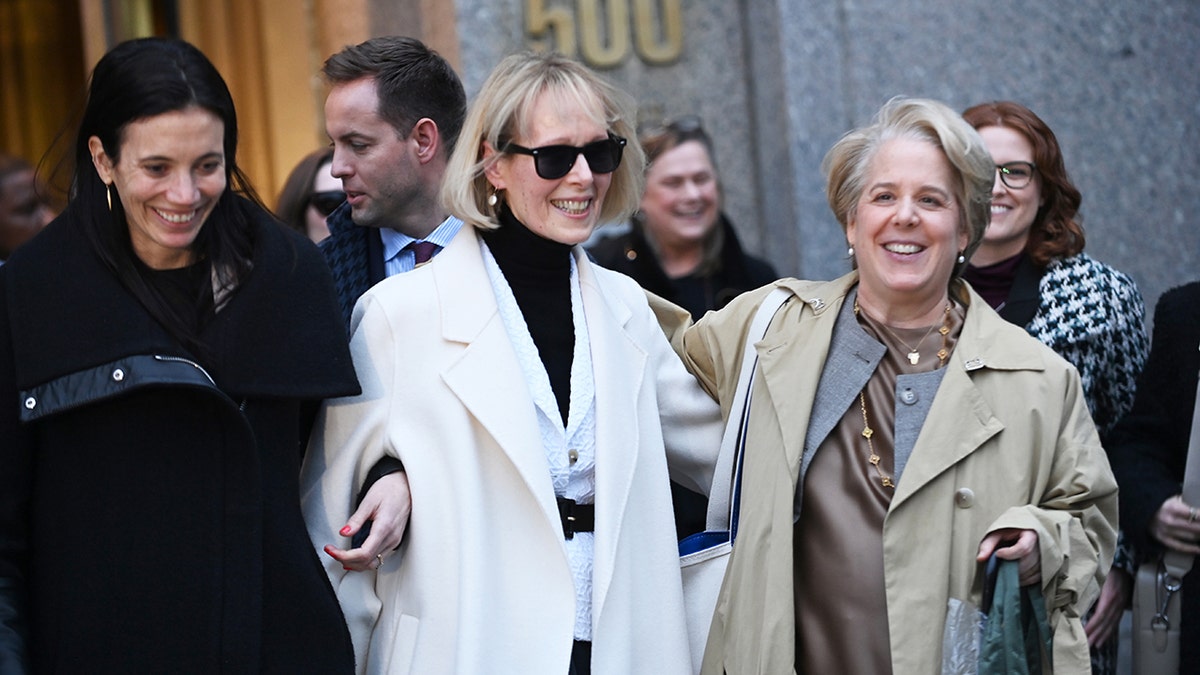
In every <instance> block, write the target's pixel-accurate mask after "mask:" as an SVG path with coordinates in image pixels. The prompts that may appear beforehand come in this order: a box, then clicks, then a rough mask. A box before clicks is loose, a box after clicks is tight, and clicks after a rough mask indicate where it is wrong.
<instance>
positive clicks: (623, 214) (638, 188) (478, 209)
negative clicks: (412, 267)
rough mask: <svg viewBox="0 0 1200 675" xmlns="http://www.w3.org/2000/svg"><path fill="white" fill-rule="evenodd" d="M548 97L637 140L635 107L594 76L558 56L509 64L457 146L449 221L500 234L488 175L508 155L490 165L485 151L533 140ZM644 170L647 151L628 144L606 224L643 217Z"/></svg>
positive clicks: (478, 103)
mask: <svg viewBox="0 0 1200 675" xmlns="http://www.w3.org/2000/svg"><path fill="white" fill-rule="evenodd" d="M542 93H549V94H551V95H553V96H556V97H558V99H559V100H560V101H562V102H564V103H574V104H577V105H579V106H580V108H582V109H583V110H584V111H586V112H588V113H589V114H591V115H592V116H593V118H594V120H595V121H596V122H597V123H598V124H600V125H601V126H603V127H605V128H606V129H608V130H610V131H611V132H612V133H613V134H616V135H617V136H620V137H621V138H626V139H633V138H635V136H634V127H633V124H632V123H631V121H630V120H633V119H635V117H634V115H635V106H634V104H633V99H632V98H630V97H629V96H628V95H627V94H625V93H624V92H622V91H620V90H619V89H617V88H615V87H613V86H612V85H611V84H609V83H607V82H605V81H604V80H603V79H602V78H601V77H600V76H598V75H596V74H595V73H594V72H592V71H591V70H589V69H587V68H586V67H584V66H583V65H581V64H579V63H577V62H575V61H572V60H570V59H568V58H566V57H564V56H561V55H558V54H537V53H533V52H523V53H519V54H513V55H510V56H507V57H505V58H504V60H503V61H501V62H500V63H499V65H497V66H496V69H495V70H493V71H492V74H491V75H489V76H488V79H487V81H486V82H484V83H483V88H482V89H481V90H480V91H479V94H478V96H476V98H475V102H474V104H473V105H472V106H471V109H470V110H469V111H468V112H467V120H466V122H465V123H464V124H463V132H462V142H460V143H458V144H457V145H456V146H455V148H454V153H453V154H451V155H450V161H449V162H448V164H447V166H446V174H445V177H444V178H443V179H442V203H443V204H444V205H445V207H446V209H447V210H448V211H449V212H450V213H453V214H454V215H456V216H458V217H459V218H461V219H462V220H463V221H464V222H467V223H470V224H472V225H474V226H475V227H479V228H484V229H494V228H497V227H499V226H500V224H499V221H498V220H497V219H496V214H495V207H492V206H489V205H488V203H487V202H488V194H489V190H490V188H491V184H490V183H489V182H488V180H487V177H486V176H485V175H484V171H485V170H486V169H487V168H488V167H489V166H490V165H491V164H492V163H494V162H496V161H499V159H500V158H501V157H503V156H504V154H503V153H500V152H496V153H494V154H492V156H491V157H490V158H489V159H487V160H484V158H483V150H484V143H485V142H486V143H488V144H490V145H491V146H492V147H493V148H500V147H503V146H504V144H505V143H507V142H508V141H510V140H511V139H513V138H517V137H520V136H527V135H529V134H530V132H531V131H532V129H531V128H530V125H531V122H530V110H531V109H532V108H533V104H534V101H536V100H537V97H538V96H539V95H541V94H542ZM645 168H646V156H645V154H644V153H643V152H642V148H641V146H640V145H639V144H638V143H636V142H631V143H628V144H627V145H626V146H625V151H624V154H623V156H622V158H621V165H620V166H619V167H617V170H616V171H614V172H613V178H612V184H611V185H610V186H609V188H608V194H607V195H606V196H605V199H604V204H603V205H602V206H601V207H600V222H602V223H607V222H615V221H621V220H625V219H626V218H628V217H629V215H630V214H631V213H633V212H634V210H636V209H637V207H638V203H639V202H640V201H641V197H642V185H643V184H644V181H645V176H644V175H643V173H644V171H645ZM539 180H540V179H539Z"/></svg>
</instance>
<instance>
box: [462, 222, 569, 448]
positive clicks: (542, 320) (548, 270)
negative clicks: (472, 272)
mask: <svg viewBox="0 0 1200 675" xmlns="http://www.w3.org/2000/svg"><path fill="white" fill-rule="evenodd" d="M482 234H483V240H484V242H486V243H487V246H488V249H490V250H491V252H492V256H493V257H495V258H496V263H497V264H498V265H499V266H500V271H501V272H503V273H504V278H505V279H506V280H507V281H508V285H509V287H511V288H512V292H513V295H514V296H515V297H516V299H517V306H518V307H520V308H521V315H522V316H524V317H525V325H526V326H528V327H529V334H530V335H531V336H532V337H533V344H534V345H536V346H537V349H538V355H539V356H540V357H541V359H542V366H543V367H545V369H546V374H547V375H549V376H550V388H551V389H553V390H554V398H555V400H556V401H557V402H558V412H559V414H560V415H561V416H562V421H563V426H566V424H567V415H568V412H569V411H570V405H571V361H572V359H573V358H574V354H575V324H574V321H573V320H572V317H571V248H572V247H571V246H569V245H567V244H560V243H558V242H556V241H551V240H549V239H546V238H544V237H541V236H538V235H537V234H534V233H533V232H531V231H530V230H529V228H527V227H525V225H524V224H522V223H521V221H519V220H517V219H516V217H515V216H513V214H512V212H510V211H509V210H508V208H507V207H506V208H504V209H502V210H501V211H500V227H499V228H498V229H495V230H483V233H482Z"/></svg>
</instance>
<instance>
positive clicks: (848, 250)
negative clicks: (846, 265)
mask: <svg viewBox="0 0 1200 675" xmlns="http://www.w3.org/2000/svg"><path fill="white" fill-rule="evenodd" d="M846 255H848V256H850V257H851V258H853V257H854V247H853V246H851V247H850V248H848V249H846Z"/></svg>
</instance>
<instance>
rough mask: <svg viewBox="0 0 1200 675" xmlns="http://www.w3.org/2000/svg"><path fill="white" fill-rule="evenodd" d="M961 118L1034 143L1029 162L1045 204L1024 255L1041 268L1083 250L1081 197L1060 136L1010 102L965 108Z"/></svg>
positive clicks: (1037, 218) (1016, 104)
mask: <svg viewBox="0 0 1200 675" xmlns="http://www.w3.org/2000/svg"><path fill="white" fill-rule="evenodd" d="M963 118H964V119H966V120H967V122H968V123H969V124H970V125H971V126H973V127H975V128H976V129H982V128H984V127H1004V128H1007V129H1012V130H1013V131H1015V132H1017V133H1019V134H1021V135H1022V136H1024V137H1025V139H1026V140H1028V141H1029V144H1030V145H1032V146H1033V163H1034V165H1035V166H1036V167H1037V169H1036V173H1037V176H1038V179H1039V180H1040V186H1041V190H1042V200H1043V203H1042V205H1041V206H1040V207H1039V208H1038V211H1037V214H1036V215H1035V216H1034V218H1033V225H1031V226H1030V228H1029V239H1028V241H1026V243H1025V254H1026V255H1028V256H1029V257H1030V258H1031V259H1032V260H1033V261H1034V262H1035V263H1037V264H1038V265H1040V266H1043V267H1044V266H1045V265H1046V264H1048V263H1049V262H1050V261H1051V260H1053V259H1055V258H1067V257H1070V256H1073V255H1076V254H1078V253H1079V252H1080V251H1082V250H1083V245H1084V236H1083V225H1082V224H1081V223H1080V221H1079V218H1078V213H1079V204H1080V202H1081V201H1082V200H1083V198H1082V196H1081V195H1080V194H1079V189H1078V188H1076V187H1075V184H1074V183H1072V182H1071V178H1070V177H1069V176H1067V167H1066V166H1065V165H1064V163H1063V157H1062V150H1061V149H1059V146H1058V139H1057V138H1055V136H1054V132H1053V131H1051V130H1050V127H1049V126H1047V125H1046V123H1045V122H1043V121H1042V118H1040V117H1038V116H1037V115H1035V114H1034V113H1033V111H1032V110H1030V109H1029V108H1026V107H1025V106H1023V105H1021V104H1020V103H1014V102H1012V101H993V102H991V103H980V104H979V105H974V106H971V107H970V108H967V110H966V111H965V112H964V113H963Z"/></svg>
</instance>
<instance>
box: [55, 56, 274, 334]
mask: <svg viewBox="0 0 1200 675" xmlns="http://www.w3.org/2000/svg"><path fill="white" fill-rule="evenodd" d="M192 107H197V108H201V109H203V110H206V111H208V112H211V113H212V114H214V115H216V116H217V117H218V118H219V119H220V120H221V122H222V123H223V124H224V128H225V137H224V151H225V178H226V184H227V185H228V186H229V188H228V189H226V190H225V192H224V193H222V194H221V197H220V198H219V199H218V201H217V204H216V206H215V208H214V209H213V212H212V213H211V214H210V215H209V217H208V220H207V221H206V222H205V223H204V226H203V227H202V228H201V230H200V234H199V235H198V236H197V237H196V240H195V241H194V242H193V243H192V250H193V251H195V252H196V253H197V254H198V255H199V256H201V257H206V258H207V259H208V260H209V261H210V264H211V265H212V269H213V270H214V274H217V275H218V277H219V278H220V280H221V284H220V286H221V288H220V289H218V290H217V291H215V292H216V293H217V295H218V297H217V298H216V300H217V302H218V306H219V304H220V302H221V296H227V295H228V292H229V291H232V290H233V289H234V288H235V287H236V286H237V285H238V284H239V283H240V282H241V280H242V279H244V278H245V276H246V275H247V274H249V272H250V266H251V258H252V257H253V249H254V242H253V239H252V233H251V229H250V224H249V221H248V217H247V212H246V210H245V209H244V208H243V202H242V200H241V197H239V196H238V194H241V195H242V196H245V197H246V198H248V199H250V200H251V201H253V202H254V203H255V204H257V205H259V206H262V202H261V200H259V199H258V196H257V195H256V194H255V193H254V190H253V188H251V187H250V183H249V181H248V180H247V179H246V177H245V175H244V174H242V172H241V170H240V169H239V168H238V166H237V159H236V157H237V154H236V153H237V140H238V133H237V115H236V113H235V112H234V107H233V97H232V96H230V94H229V88H228V87H227V86H226V85H225V80H223V79H222V78H221V75H220V73H218V72H217V69H216V68H215V67H214V66H213V65H212V63H211V62H209V60H208V58H206V57H205V56H204V54H202V53H201V52H200V50H198V49H196V48H195V47H193V46H192V45H190V44H188V43H187V42H184V41H182V40H176V39H167V38H141V39H137V40H129V41H127V42H122V43H121V44H118V45H117V46H116V47H114V48H113V49H112V50H111V51H109V52H108V53H107V54H105V55H104V57H103V58H101V59H100V62H99V63H97V64H96V68H95V70H93V71H92V77H91V82H90V84H89V87H88V96H87V103H86V104H85V106H84V111H83V116H82V119H81V121H80V124H79V132H78V134H77V135H76V139H75V153H74V154H75V169H74V175H73V177H72V180H71V193H70V197H71V202H70V204H69V205H68V210H70V211H72V212H73V213H74V214H75V216H76V217H77V219H78V220H79V222H80V223H81V224H82V225H83V229H84V231H85V233H86V234H87V236H88V238H89V239H90V240H91V242H92V245H93V246H94V247H95V249H96V252H97V253H98V254H99V256H100V258H101V259H102V260H103V261H104V263H105V264H106V265H107V266H108V267H109V268H111V269H112V270H113V272H114V273H115V274H116V275H117V277H118V278H119V279H120V281H121V283H122V284H124V285H125V286H126V288H128V289H129V291H130V292H131V293H132V294H133V295H134V296H135V297H136V298H137V299H138V300H139V301H140V302H141V303H142V304H143V305H144V306H145V307H146V309H147V310H148V311H149V312H150V314H151V315H152V316H154V317H155V319H157V320H158V321H159V322H160V323H161V324H162V325H163V326H164V327H165V328H166V329H167V331H168V332H170V333H171V334H172V336H173V337H175V338H176V339H177V340H179V341H180V342H182V343H183V344H184V345H186V346H187V347H189V348H191V349H193V350H194V351H196V352H198V353H196V354H195V355H196V356H201V354H202V353H203V351H204V350H203V347H202V346H201V345H200V344H199V342H198V341H197V338H196V336H195V335H194V328H192V322H190V321H188V320H187V319H186V318H185V316H184V315H183V314H182V313H181V312H180V310H178V309H176V308H175V307H174V306H173V305H172V303H170V302H168V301H167V300H166V298H164V297H163V296H162V295H161V294H160V293H159V292H158V291H157V290H155V288H154V287H153V286H152V285H150V284H149V283H147V281H146V280H145V278H143V276H142V272H141V270H140V266H139V265H138V264H136V258H137V254H136V253H135V252H134V251H133V246H132V244H131V243H130V239H129V227H128V225H127V223H126V221H125V212H124V210H123V208H122V207H121V202H120V200H119V199H113V200H112V208H111V210H110V209H109V207H108V204H107V199H108V197H107V194H106V193H107V191H108V189H109V188H108V187H107V186H105V184H104V182H103V181H102V180H101V179H100V176H99V174H98V173H97V172H96V169H95V167H94V166H93V164H92V156H91V151H90V149H89V147H88V139H90V138H91V137H92V136H95V137H97V138H99V139H100V143H101V144H102V145H103V146H104V152H105V154H106V155H108V157H109V158H110V159H111V160H112V162H113V163H114V164H116V163H118V161H119V159H120V154H121V149H122V148H121V146H122V142H123V141H124V132H125V129H126V127H127V126H128V125H129V124H130V123H131V122H136V121H139V120H145V119H147V118H150V117H154V116H156V115H162V114H164V113H169V112H175V111H180V110H186V109H188V108H192ZM112 189H113V191H114V192H115V191H116V186H115V185H114V186H113V188H112ZM235 193H238V194H235Z"/></svg>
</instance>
